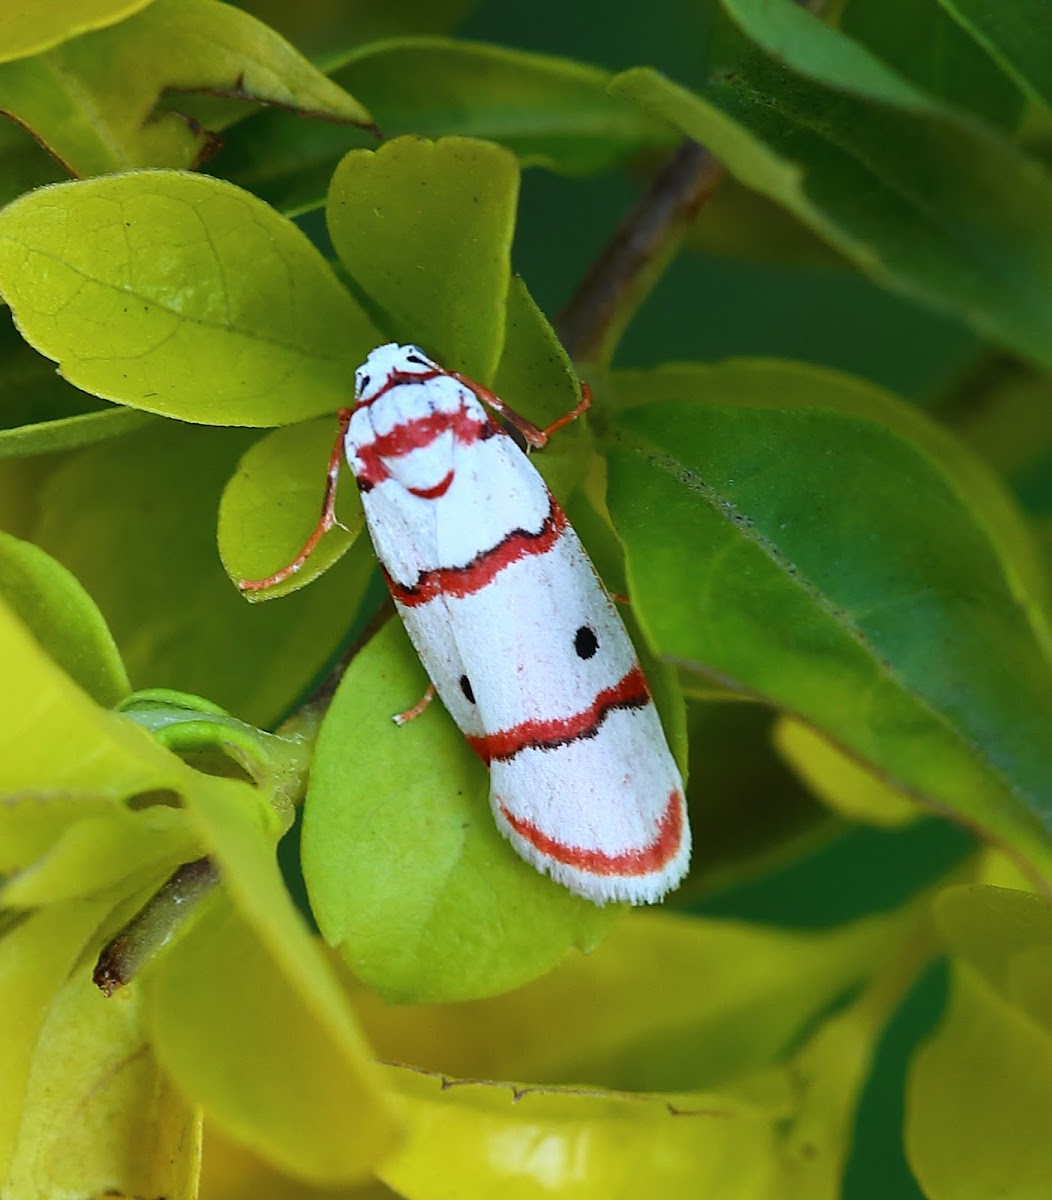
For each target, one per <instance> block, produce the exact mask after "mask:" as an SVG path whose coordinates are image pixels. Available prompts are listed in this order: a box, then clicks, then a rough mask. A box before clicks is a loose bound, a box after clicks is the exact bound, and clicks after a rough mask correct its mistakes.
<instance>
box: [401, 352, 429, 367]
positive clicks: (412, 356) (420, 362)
mask: <svg viewBox="0 0 1052 1200" xmlns="http://www.w3.org/2000/svg"><path fill="white" fill-rule="evenodd" d="M405 361H406V362H411V363H416V365H417V366H418V367H426V366H428V365H429V364H428V363H426V362H424V360H423V359H422V358H419V357H418V356H417V355H415V354H407V355H406V356H405Z"/></svg>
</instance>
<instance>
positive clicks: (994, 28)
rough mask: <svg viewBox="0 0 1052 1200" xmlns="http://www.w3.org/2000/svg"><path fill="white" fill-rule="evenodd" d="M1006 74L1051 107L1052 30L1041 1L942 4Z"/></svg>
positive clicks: (959, 0) (987, 0)
mask: <svg viewBox="0 0 1052 1200" xmlns="http://www.w3.org/2000/svg"><path fill="white" fill-rule="evenodd" d="M939 3H940V4H941V5H942V6H943V8H944V9H946V11H947V12H948V13H949V14H950V16H952V17H953V18H954V20H956V21H958V22H959V23H960V24H961V26H962V28H964V29H966V30H967V31H968V33H969V34H971V36H972V37H973V38H975V40H976V41H977V42H978V43H979V45H980V46H982V48H983V49H984V50H985V51H986V52H987V53H988V54H989V55H990V57H991V58H992V59H993V60H994V62H996V63H997V64H998V66H1000V67H1001V68H1002V70H1004V72H1005V74H1007V75H1009V76H1010V77H1011V78H1012V79H1014V80H1015V81H1016V83H1018V84H1019V86H1020V87H1021V88H1023V89H1024V91H1026V92H1028V93H1029V94H1030V95H1031V96H1033V97H1034V99H1035V100H1038V101H1040V102H1041V103H1043V104H1052V26H1050V25H1049V20H1048V9H1047V8H1046V6H1045V5H1044V3H1043V2H1042V0H1013V2H1012V3H1011V4H1004V3H1000V2H999V0H939Z"/></svg>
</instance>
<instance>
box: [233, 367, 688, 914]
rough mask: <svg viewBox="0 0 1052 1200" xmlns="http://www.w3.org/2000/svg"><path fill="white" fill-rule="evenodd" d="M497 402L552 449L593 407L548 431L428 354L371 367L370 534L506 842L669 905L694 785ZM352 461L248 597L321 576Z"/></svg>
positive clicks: (575, 880)
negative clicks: (321, 546)
mask: <svg viewBox="0 0 1052 1200" xmlns="http://www.w3.org/2000/svg"><path fill="white" fill-rule="evenodd" d="M483 402H485V404H486V405H487V406H488V407H489V408H491V409H494V410H496V411H497V412H499V413H500V414H501V415H502V416H504V417H505V418H506V419H507V420H509V421H510V422H511V423H512V424H514V425H515V426H516V427H517V428H518V429H519V430H520V432H521V433H522V434H523V435H524V436H525V438H526V440H527V441H529V442H530V443H531V444H533V445H535V446H539V445H543V444H544V442H545V441H546V440H547V437H548V435H549V434H550V433H551V432H553V431H554V430H555V429H557V428H559V427H561V426H562V425H564V424H566V423H567V422H568V421H570V420H572V419H573V417H574V416H576V415H577V412H578V411H579V410H575V412H573V413H571V414H568V415H567V417H565V418H563V420H561V421H557V422H555V424H554V425H553V426H551V427H549V429H547V430H544V431H540V430H537V429H534V428H533V427H532V426H531V425H529V424H528V423H527V422H525V421H524V420H523V419H522V418H520V417H518V416H517V415H516V414H514V413H512V412H511V411H510V410H509V409H508V408H507V407H506V406H505V405H504V404H502V403H501V401H500V400H499V399H497V397H495V396H494V395H492V393H490V392H489V391H487V390H486V389H485V388H483V387H481V386H480V385H479V384H476V383H473V382H472V381H471V380H468V379H466V378H465V377H464V376H462V375H458V374H457V373H455V372H451V371H446V370H444V369H443V368H441V367H439V366H438V365H437V364H436V363H434V362H433V361H432V360H431V359H430V358H428V357H427V355H425V354H424V353H423V351H421V350H419V349H418V348H417V347H415V346H399V345H395V344H390V345H386V346H380V347H379V348H378V349H376V350H374V351H373V352H372V353H371V354H370V355H369V357H368V358H367V359H366V361H365V363H364V364H363V365H362V366H361V367H360V368H359V369H358V371H357V372H356V373H355V405H354V407H353V408H352V409H347V410H344V411H343V412H342V413H341V434H342V435H343V436H342V441H343V450H344V451H345V453H346V457H347V461H348V463H349V464H350V468H351V471H352V472H353V473H354V476H355V478H356V479H357V481H358V487H359V490H360V491H361V496H362V504H363V507H364V509H365V519H366V525H367V527H368V530H369V534H370V536H371V538H372V542H373V545H374V547H375V549H376V554H377V557H378V558H379V560H380V564H381V566H382V568H383V571H384V575H385V577H386V579H387V583H388V586H389V588H390V590H391V595H392V597H393V598H394V602H395V606H396V608H397V609H398V612H399V615H400V616H401V618H402V621H403V622H404V624H405V628H406V631H407V633H408V634H409V637H410V639H411V641H412V643H413V645H414V646H415V648H416V651H417V653H418V654H419V655H420V659H421V661H422V662H423V664H424V667H425V669H426V671H427V673H428V676H429V677H430V679H431V682H432V685H433V688H434V690H435V691H437V692H438V695H439V696H440V697H441V699H442V702H443V704H444V705H445V706H446V708H447V709H448V710H449V713H450V715H451V716H452V717H453V719H454V721H456V723H457V725H458V726H459V727H460V729H461V730H462V731H463V733H464V735H465V737H466V738H467V740H468V742H469V743H470V745H471V746H472V748H473V749H474V750H475V752H476V753H477V754H478V756H479V757H480V758H481V759H482V761H483V762H484V763H486V764H487V766H488V767H489V770H490V780H491V784H490V805H491V807H492V809H493V816H494V819H495V820H496V822H497V826H498V828H499V829H500V831H501V832H502V833H503V834H504V836H505V837H506V838H507V839H508V840H509V841H510V842H511V844H512V846H513V847H514V848H515V849H516V850H517V851H518V853H519V854H520V855H521V856H522V857H523V858H524V859H525V860H526V861H527V862H529V863H531V864H532V865H533V866H534V867H536V868H537V870H539V871H542V872H546V873H547V874H549V875H550V876H551V877H552V878H553V879H555V880H557V881H558V882H559V883H561V884H563V885H564V886H565V887H567V888H569V889H570V890H571V891H573V892H577V893H578V894H579V895H581V896H584V897H586V898H587V899H589V900H591V901H593V902H594V903H596V904H604V903H606V902H607V901H610V900H627V901H629V902H630V903H632V904H648V903H653V902H655V901H657V900H660V899H661V898H662V896H664V895H665V893H666V892H668V891H669V890H670V889H672V888H674V887H675V886H676V885H677V884H678V883H679V882H680V881H681V880H682V878H683V876H684V875H685V874H686V871H687V866H688V862H689V859H690V829H689V826H688V824H687V815H686V806H685V802H684V798H683V784H682V780H681V779H680V775H679V771H678V770H677V768H676V764H675V762H674V761H673V758H672V755H671V753H670V751H669V748H668V744H667V742H666V740H665V735H664V732H663V730H662V728H661V722H660V721H659V719H658V715H657V711H656V709H655V708H654V703H653V700H652V699H651V696H650V690H649V688H648V687H647V683H646V679H645V678H644V677H643V672H642V670H641V669H640V666H639V663H638V661H637V659H636V655H635V651H634V650H633V647H632V643H631V641H630V640H629V638H628V635H627V633H626V632H625V628H624V625H623V624H622V622H621V618H620V617H619V616H618V613H617V610H616V609H615V607H614V604H613V602H612V601H611V599H610V597H609V596H608V594H607V592H606V590H605V589H604V587H603V585H602V583H601V582H600V581H599V578H598V576H597V575H596V573H595V569H594V568H593V566H592V564H591V563H590V562H589V560H588V556H587V555H586V554H585V551H584V548H583V547H582V545H581V542H580V540H579V538H578V537H577V535H576V534H575V533H574V531H573V529H572V528H571V527H570V526H569V524H568V523H567V520H566V516H565V514H564V513H563V511H562V509H561V508H560V507H559V505H558V503H557V502H556V500H555V498H554V497H553V496H552V494H551V493H550V492H549V491H548V488H547V486H546V484H545V482H544V480H543V479H542V478H541V476H540V475H539V474H538V473H537V471H536V470H535V469H534V467H533V466H532V464H531V463H530V461H529V459H528V458H527V456H526V454H525V453H523V451H522V450H521V449H520V448H519V446H518V445H517V444H516V442H515V440H514V439H513V438H512V437H511V436H510V435H509V434H508V433H507V432H505V430H504V428H503V427H502V426H501V425H500V424H499V423H498V422H497V421H496V420H495V419H494V418H493V416H491V415H490V413H489V412H488V411H487V408H486V407H484V406H483ZM585 403H586V402H585ZM583 406H584V405H583V404H582V407H583ZM344 430H345V433H344ZM339 460H340V455H339V444H338V447H337V449H336V450H334V453H333V458H332V460H331V461H330V470H329V489H328V493H327V496H326V505H325V509H324V511H323V515H322V520H321V522H320V523H319V526H318V529H317V530H316V531H315V533H314V534H313V535H312V537H311V539H310V540H309V541H308V543H307V545H306V546H305V547H304V549H303V551H301V553H300V555H299V556H297V558H296V560H295V561H294V562H293V563H292V564H290V565H289V567H286V568H285V569H284V570H283V571H280V572H278V573H277V574H276V575H272V576H270V577H269V578H268V579H265V580H258V581H254V582H248V583H243V584H242V585H241V586H242V588H244V589H246V590H247V589H259V588H263V587H269V586H272V585H273V584H275V583H277V582H280V581H281V580H282V579H285V578H287V577H288V576H289V575H291V574H292V573H293V572H294V571H295V570H298V569H299V567H300V566H302V564H303V562H304V561H305V559H306V557H307V555H308V554H309V553H310V551H311V550H312V549H313V547H314V546H315V545H316V544H317V541H318V539H319V538H320V536H321V534H322V533H323V532H324V531H325V530H326V529H328V528H330V527H331V526H332V524H333V523H334V520H335V517H334V514H333V506H332V501H333V493H334V489H335V482H336V477H337V475H338V472H339V465H340V464H339ZM429 697H430V692H429V695H428V697H425V700H424V701H423V702H421V704H420V705H417V706H416V708H414V709H413V710H410V712H409V713H406V714H403V715H402V719H409V718H411V717H413V716H416V715H417V714H418V712H419V711H421V710H422V709H423V707H424V706H425V704H426V701H427V699H429ZM396 719H399V718H396Z"/></svg>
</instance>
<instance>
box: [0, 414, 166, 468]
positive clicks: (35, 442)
mask: <svg viewBox="0 0 1052 1200" xmlns="http://www.w3.org/2000/svg"><path fill="white" fill-rule="evenodd" d="M152 420H153V417H152V416H150V414H149V413H144V412H136V410H135V409H134V408H104V409H102V410H101V411H100V412H87V413H79V414H78V415H77V416H75V417H58V418H57V419H56V420H54V421H37V422H34V423H33V424H31V425H19V426H18V428H17V429H4V430H0V458H27V457H31V456H32V455H35V454H56V453H58V452H59V451H62V450H78V449H80V447H81V446H93V445H94V444H95V443H96V442H104V441H106V440H107V439H109V438H113V437H121V436H122V435H123V434H125V433H132V432H134V431H135V430H136V429H143V428H145V427H146V426H147V425H149V424H150V422H151V421H152Z"/></svg>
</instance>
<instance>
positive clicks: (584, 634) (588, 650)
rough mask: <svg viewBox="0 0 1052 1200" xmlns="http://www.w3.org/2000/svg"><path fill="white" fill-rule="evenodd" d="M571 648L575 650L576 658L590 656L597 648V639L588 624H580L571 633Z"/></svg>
mask: <svg viewBox="0 0 1052 1200" xmlns="http://www.w3.org/2000/svg"><path fill="white" fill-rule="evenodd" d="M573 648H574V649H575V650H576V651H577V657H578V658H591V657H592V655H593V654H595V652H596V651H597V650H598V649H599V639H598V638H597V637H596V636H595V630H593V629H592V628H591V627H590V626H588V625H582V626H581V628H580V629H578V631H577V632H576V633H575V634H574V635H573Z"/></svg>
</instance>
